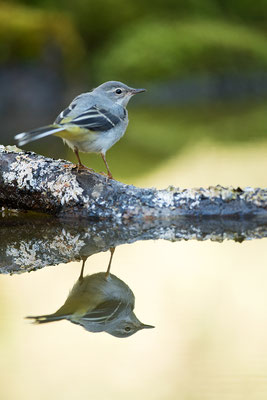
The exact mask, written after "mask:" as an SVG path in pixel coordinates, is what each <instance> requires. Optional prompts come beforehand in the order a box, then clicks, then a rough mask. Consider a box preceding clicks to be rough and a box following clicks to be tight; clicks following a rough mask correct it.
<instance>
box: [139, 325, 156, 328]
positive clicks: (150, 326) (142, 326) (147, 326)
mask: <svg viewBox="0 0 267 400" xmlns="http://www.w3.org/2000/svg"><path fill="white" fill-rule="evenodd" d="M151 328H155V327H154V326H153V325H146V324H141V329H151Z"/></svg>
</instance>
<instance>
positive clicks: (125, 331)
mask: <svg viewBox="0 0 267 400" xmlns="http://www.w3.org/2000/svg"><path fill="white" fill-rule="evenodd" d="M150 328H155V327H154V326H152V325H146V324H143V323H142V322H141V321H139V319H138V318H137V317H136V316H135V314H134V313H133V312H131V313H130V314H129V315H126V316H123V317H122V318H120V319H118V320H117V321H116V322H115V323H114V324H113V325H112V326H110V327H109V328H106V332H107V333H109V334H110V335H112V336H116V337H118V338H124V337H129V336H132V335H133V334H134V333H136V332H138V331H140V330H141V329H150Z"/></svg>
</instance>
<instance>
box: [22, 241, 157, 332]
mask: <svg viewBox="0 0 267 400" xmlns="http://www.w3.org/2000/svg"><path fill="white" fill-rule="evenodd" d="M114 250H115V248H114V247H112V248H111V249H110V260H109V264H108V268H107V271H106V272H100V273H97V274H93V275H87V276H83V274H84V267H85V262H86V259H84V260H83V263H82V269H81V273H80V276H79V279H78V281H77V282H76V283H75V285H74V286H73V288H72V290H71V292H70V294H69V296H68V298H67V300H66V301H65V303H64V304H63V306H62V307H60V308H59V309H58V310H57V311H56V312H55V313H54V314H48V315H39V316H30V317H27V318H30V319H34V320H35V322H36V323H38V324H43V323H47V322H53V321H59V320H62V319H66V320H68V321H70V322H73V323H74V324H78V325H81V326H83V327H84V328H85V329H86V330H87V331H89V332H107V333H109V334H110V335H113V336H116V337H119V338H124V337H128V336H131V335H133V334H134V333H136V332H137V331H139V330H141V329H146V328H154V326H151V325H146V324H143V323H142V322H140V321H139V319H138V318H137V317H136V316H135V314H134V312H133V309H134V302H135V298H134V294H133V292H132V291H131V289H130V288H129V286H127V285H126V283H124V282H123V281H122V280H121V279H119V278H117V277H116V276H115V275H113V274H111V273H110V267H111V263H112V258H113V254H114Z"/></svg>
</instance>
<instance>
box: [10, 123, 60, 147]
mask: <svg viewBox="0 0 267 400" xmlns="http://www.w3.org/2000/svg"><path fill="white" fill-rule="evenodd" d="M63 130H64V127H62V126H56V125H48V126H43V127H41V128H37V129H34V130H32V131H29V132H22V133H19V134H18V135H16V136H15V139H16V140H17V141H18V145H19V146H23V145H24V144H26V143H29V142H33V141H34V140H37V139H41V138H43V137H46V136H49V135H53V133H56V132H60V131H63Z"/></svg>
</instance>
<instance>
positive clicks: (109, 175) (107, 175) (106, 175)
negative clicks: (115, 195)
mask: <svg viewBox="0 0 267 400" xmlns="http://www.w3.org/2000/svg"><path fill="white" fill-rule="evenodd" d="M99 174H100V175H103V176H105V177H106V178H107V179H113V180H114V178H113V176H112V175H111V174H110V173H108V174H106V173H105V172H103V171H102V172H99Z"/></svg>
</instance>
